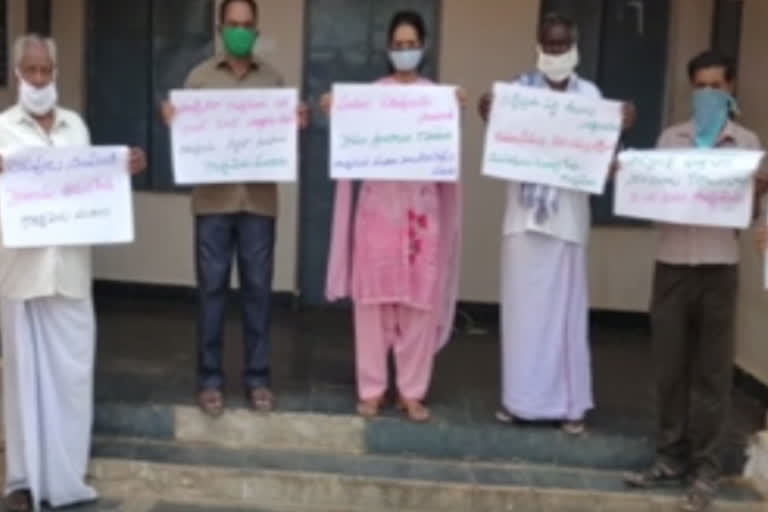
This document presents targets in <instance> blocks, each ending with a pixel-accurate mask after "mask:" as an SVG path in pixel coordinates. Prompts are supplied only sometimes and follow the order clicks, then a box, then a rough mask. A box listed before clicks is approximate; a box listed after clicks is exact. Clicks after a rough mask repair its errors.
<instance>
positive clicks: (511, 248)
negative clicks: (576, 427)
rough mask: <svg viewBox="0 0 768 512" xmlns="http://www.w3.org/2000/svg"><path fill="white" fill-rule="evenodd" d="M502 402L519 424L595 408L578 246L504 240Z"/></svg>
mask: <svg viewBox="0 0 768 512" xmlns="http://www.w3.org/2000/svg"><path fill="white" fill-rule="evenodd" d="M503 244H504V247H503V251H502V270H501V277H502V283H501V285H502V369H503V371H502V374H503V375H502V381H503V382H502V388H503V392H502V394H503V397H502V403H503V405H504V407H505V408H506V409H507V412H509V413H511V414H513V415H514V416H516V417H519V418H521V419H525V420H531V421H535V420H571V421H579V420H582V419H583V418H584V414H585V413H586V412H587V411H588V410H589V409H591V408H592V407H593V400H592V377H591V367H590V353H589V346H588V341H587V332H588V318H587V315H588V308H587V307H588V294H587V276H586V250H585V247H584V246H583V245H580V244H575V243H572V242H566V241H563V240H559V239H557V238H553V237H550V236H548V235H542V234H538V233H522V234H514V235H507V236H506V237H504V242H503Z"/></svg>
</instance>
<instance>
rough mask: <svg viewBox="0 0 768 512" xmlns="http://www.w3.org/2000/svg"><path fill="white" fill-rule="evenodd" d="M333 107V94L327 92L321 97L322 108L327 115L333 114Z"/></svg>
mask: <svg viewBox="0 0 768 512" xmlns="http://www.w3.org/2000/svg"><path fill="white" fill-rule="evenodd" d="M332 107H333V94H332V93H330V92H327V93H325V94H323V96H322V97H321V98H320V108H321V109H323V112H325V115H327V116H330V115H331V108H332Z"/></svg>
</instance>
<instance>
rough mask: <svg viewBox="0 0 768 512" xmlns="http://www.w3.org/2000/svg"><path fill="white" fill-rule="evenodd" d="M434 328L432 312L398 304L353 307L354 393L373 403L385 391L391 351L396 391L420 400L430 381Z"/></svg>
mask: <svg viewBox="0 0 768 512" xmlns="http://www.w3.org/2000/svg"><path fill="white" fill-rule="evenodd" d="M436 335H437V334H436V328H435V323H434V315H433V314H432V312H431V311H424V310H419V309H415V308H412V307H409V306H404V305H401V304H374V305H363V304H355V352H356V362H357V392H358V396H359V397H360V399H361V400H374V399H377V398H381V397H382V396H384V393H385V392H386V391H387V385H388V382H387V379H388V371H387V356H388V355H389V351H390V350H392V351H393V353H394V356H395V367H396V369H397V389H398V391H399V392H400V396H401V397H402V398H404V399H406V400H423V399H424V397H425V396H426V394H427V389H428V387H429V382H430V380H431V378H432V366H433V362H434V357H435V349H436V347H435V343H436Z"/></svg>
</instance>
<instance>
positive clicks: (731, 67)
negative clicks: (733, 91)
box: [688, 50, 736, 82]
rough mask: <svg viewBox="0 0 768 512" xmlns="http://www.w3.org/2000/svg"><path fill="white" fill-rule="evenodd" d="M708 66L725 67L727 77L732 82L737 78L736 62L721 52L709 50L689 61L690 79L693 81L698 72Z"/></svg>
mask: <svg viewBox="0 0 768 512" xmlns="http://www.w3.org/2000/svg"><path fill="white" fill-rule="evenodd" d="M707 68H723V71H724V72H725V79H726V80H728V81H729V82H732V81H733V79H734V78H736V62H735V61H734V60H733V59H732V58H730V57H727V56H725V55H723V54H721V53H719V52H716V51H714V50H707V51H705V52H701V53H700V54H698V55H697V56H695V57H694V58H692V59H691V60H690V62H688V79H690V81H691V82H693V79H694V78H695V77H696V73H698V72H699V71H701V70H702V69H707Z"/></svg>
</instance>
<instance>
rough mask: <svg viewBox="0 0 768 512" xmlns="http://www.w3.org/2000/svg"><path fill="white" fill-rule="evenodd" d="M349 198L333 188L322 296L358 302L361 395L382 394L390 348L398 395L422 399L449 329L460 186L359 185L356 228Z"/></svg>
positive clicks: (341, 187)
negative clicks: (334, 193)
mask: <svg viewBox="0 0 768 512" xmlns="http://www.w3.org/2000/svg"><path fill="white" fill-rule="evenodd" d="M383 82H386V83H392V82H393V81H392V80H391V79H389V80H386V79H385V80H384V81H383ZM426 82H427V81H426V80H423V81H422V83H426ZM352 195H353V194H352V184H351V183H350V182H339V183H338V184H337V186H336V201H335V205H334V216H333V229H332V235H331V247H330V255H329V261H328V275H327V284H326V295H327V298H328V299H329V300H338V299H341V298H345V297H348V296H351V298H352V300H353V301H354V302H355V324H356V325H355V328H356V336H355V338H356V349H357V373H358V388H359V393H360V396H361V398H363V399H370V398H377V397H379V396H381V395H382V394H383V393H384V392H385V391H386V385H387V382H386V377H387V372H386V356H387V353H388V352H389V351H390V350H394V353H395V361H396V363H397V367H398V387H399V389H400V392H401V394H402V395H403V396H404V397H406V398H409V399H421V398H423V395H424V394H425V393H426V389H427V387H428V384H429V380H430V378H431V373H432V372H431V370H432V359H433V357H434V354H435V352H436V351H437V350H439V349H440V348H441V347H442V346H443V345H444V344H445V343H446V342H447V341H448V338H449V337H450V334H451V330H452V327H453V317H454V313H455V305H456V298H457V294H458V262H459V242H460V240H459V232H460V230H459V224H460V211H461V205H460V190H459V186H458V185H455V184H437V183H419V182H385V181H381V182H379V181H375V182H364V183H363V184H362V187H361V190H360V195H359V199H358V201H357V208H356V212H355V215H354V218H355V221H354V224H352V220H351V219H352V212H353V204H352V203H353V197H352ZM404 345H405V346H404Z"/></svg>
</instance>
